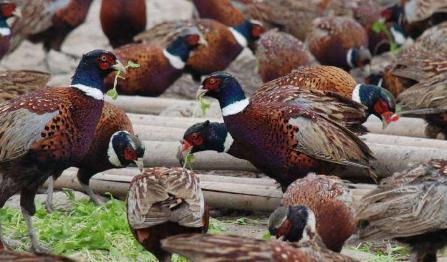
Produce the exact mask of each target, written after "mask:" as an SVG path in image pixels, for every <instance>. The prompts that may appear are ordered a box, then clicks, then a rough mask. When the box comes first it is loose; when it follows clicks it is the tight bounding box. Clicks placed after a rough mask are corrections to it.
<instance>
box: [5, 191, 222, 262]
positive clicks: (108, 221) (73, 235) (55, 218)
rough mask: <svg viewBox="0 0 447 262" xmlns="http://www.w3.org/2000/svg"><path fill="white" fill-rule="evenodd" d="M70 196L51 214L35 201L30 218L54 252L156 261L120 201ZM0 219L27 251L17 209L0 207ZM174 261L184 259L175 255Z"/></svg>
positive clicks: (215, 229) (214, 227)
mask: <svg viewBox="0 0 447 262" xmlns="http://www.w3.org/2000/svg"><path fill="white" fill-rule="evenodd" d="M71 199H72V204H73V208H72V209H70V210H55V211H54V212H53V213H52V214H47V212H46V211H45V209H44V208H43V206H42V205H41V204H38V205H37V212H36V215H35V216H34V218H33V222H34V226H35V227H36V229H37V232H38V234H39V237H40V240H41V241H42V243H43V244H45V245H46V246H48V247H50V248H51V249H52V251H53V252H54V253H55V254H59V255H65V256H69V257H72V258H75V259H77V260H80V261H157V260H156V259H155V258H154V257H153V256H152V255H151V254H150V253H149V252H147V251H146V250H145V249H144V248H143V247H142V246H140V244H139V243H138V242H137V241H136V240H135V239H134V237H133V236H132V233H131V232H130V231H129V227H128V224H127V218H126V206H125V203H124V202H123V201H120V200H116V199H112V200H110V201H108V202H107V203H106V204H105V206H102V207H97V206H95V205H94V204H93V203H91V202H89V201H88V200H77V201H74V199H73V197H72V198H71ZM0 219H1V221H2V224H3V229H4V230H5V234H6V236H7V237H8V238H12V239H16V240H19V241H21V242H22V245H21V246H20V247H19V250H21V251H26V250H27V249H28V248H29V238H28V236H27V228H26V224H25V222H24V221H23V219H22V215H21V213H20V211H19V210H16V209H10V208H4V209H0ZM210 223H211V225H210V233H219V232H222V231H224V230H225V227H224V226H223V225H222V224H221V223H220V222H219V221H217V220H216V219H211V221H210ZM173 261H179V262H180V261H187V260H186V259H185V258H179V257H178V256H174V259H173Z"/></svg>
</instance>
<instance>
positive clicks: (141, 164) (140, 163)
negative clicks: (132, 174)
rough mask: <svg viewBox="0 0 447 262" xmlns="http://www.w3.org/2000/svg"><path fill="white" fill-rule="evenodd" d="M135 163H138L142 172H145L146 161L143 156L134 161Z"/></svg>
mask: <svg viewBox="0 0 447 262" xmlns="http://www.w3.org/2000/svg"><path fill="white" fill-rule="evenodd" d="M133 162H134V163H135V165H137V167H138V169H140V172H143V169H144V161H143V158H142V157H139V158H138V159H137V160H134V161H133Z"/></svg>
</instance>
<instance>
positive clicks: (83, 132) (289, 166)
mask: <svg viewBox="0 0 447 262" xmlns="http://www.w3.org/2000/svg"><path fill="white" fill-rule="evenodd" d="M151 1H152V0H147V1H145V0H101V1H99V0H97V1H93V0H0V58H2V59H7V58H8V57H10V56H12V55H13V54H14V52H17V50H18V49H20V46H21V45H22V44H23V43H24V42H26V41H30V42H32V43H40V44H42V47H43V50H44V52H45V54H46V57H45V59H44V60H43V62H42V66H43V67H44V68H46V69H47V71H50V72H51V71H52V70H51V69H52V68H54V66H52V60H51V59H49V56H48V55H49V53H50V52H59V53H61V54H64V55H65V58H64V59H66V60H75V61H76V63H77V67H76V69H75V70H74V71H73V72H71V75H72V78H71V81H70V82H67V83H65V84H62V85H57V86H52V85H51V84H49V81H50V79H51V78H52V77H54V76H52V75H51V73H47V72H41V71H37V70H35V69H30V68H26V70H25V69H24V70H5V71H0V88H1V92H0V102H1V103H0V208H3V207H4V206H5V203H6V202H7V200H8V199H10V198H11V197H12V196H13V195H16V194H18V195H20V207H21V212H22V215H23V219H24V220H25V222H26V225H27V228H28V236H29V238H30V243H31V253H21V252H17V246H16V242H17V241H15V240H14V239H8V238H7V237H6V236H5V234H4V231H3V230H2V228H1V226H2V224H3V226H5V225H4V222H3V221H1V220H0V261H72V260H71V258H65V257H61V256H54V255H52V247H51V246H50V247H46V246H44V245H43V244H41V242H40V240H39V237H38V235H39V234H38V233H39V232H38V230H36V229H35V228H34V226H33V216H34V215H35V214H36V205H35V197H36V194H37V193H38V191H39V189H41V188H42V187H46V188H47V199H46V202H45V208H46V211H47V212H53V210H54V207H53V191H54V189H55V188H60V187H61V186H60V183H66V182H58V181H57V180H58V178H60V177H61V176H62V177H63V178H66V177H70V180H71V182H70V183H71V184H69V185H68V187H73V188H74V189H78V190H79V189H81V190H82V191H84V192H85V193H86V194H88V196H89V197H90V200H91V201H92V202H93V203H94V204H96V205H102V204H104V201H106V198H104V197H102V196H100V195H99V193H104V192H106V191H110V193H112V195H113V194H115V197H120V194H117V192H116V191H117V190H118V189H117V187H114V186H113V185H114V184H113V183H115V182H118V183H122V184H123V183H124V184H125V187H124V188H125V192H120V193H121V196H122V195H127V198H126V207H127V220H128V225H129V231H130V232H131V233H132V235H133V236H134V238H135V240H136V241H137V242H139V243H140V244H141V246H142V247H144V248H145V249H146V250H148V251H149V252H150V253H152V254H153V255H154V256H155V257H156V258H157V259H158V260H160V261H171V256H172V254H179V255H182V256H184V257H186V258H188V259H190V260H192V261H358V260H357V259H356V258H353V257H349V256H347V255H346V254H342V253H340V252H341V250H342V248H343V246H344V244H345V242H346V241H348V239H350V240H352V239H357V241H377V240H395V241H397V242H398V243H401V244H403V245H407V246H408V247H409V248H410V255H409V258H408V259H409V260H411V261H418V262H429V261H437V257H438V251H439V250H441V249H443V248H444V247H445V246H447V151H445V150H446V148H447V143H446V142H444V141H442V140H445V139H447V1H446V0H189V1H188V4H189V5H191V6H192V7H194V12H193V14H192V16H191V17H190V18H189V19H182V20H179V19H178V18H176V17H175V16H174V17H170V18H169V19H168V20H166V21H162V22H159V23H156V24H155V25H153V26H148V24H149V22H150V21H151V20H152V19H153V18H152V17H150V16H148V17H147V13H148V12H147V8H149V5H148V3H150V2H151ZM185 1H187V0H185ZM96 2H100V6H101V7H100V10H99V13H98V14H95V18H97V19H98V21H100V23H98V24H100V26H101V29H102V31H103V34H104V37H106V38H107V39H108V42H109V44H110V46H109V48H108V49H110V50H103V49H102V48H100V47H98V48H96V49H94V50H84V51H85V52H84V53H83V55H82V57H77V56H76V55H73V54H70V53H68V52H65V51H64V50H63V49H62V46H64V42H65V40H66V38H67V36H68V35H69V34H70V33H72V32H73V31H76V29H77V28H78V26H80V25H82V24H83V23H84V22H85V20H86V18H87V15H89V14H91V12H92V10H91V8H90V7H91V6H92V5H94V4H95V3H96ZM173 13H175V12H173ZM93 30H97V31H98V30H100V28H97V29H96V28H95V29H93ZM98 32H99V31H98ZM98 32H97V33H98ZM99 34H100V32H99ZM85 41H88V39H86V40H85ZM65 45H66V44H65ZM246 49H247V50H248V51H246ZM241 56H245V57H249V58H250V59H249V60H247V61H248V62H245V64H239V67H238V70H236V72H234V69H233V71H232V73H230V72H228V68H229V67H230V66H231V65H234V64H238V63H241V62H240V60H239V59H238V58H239V57H241ZM253 68H256V70H253ZM241 75H243V79H241V78H239V76H241ZM185 76H187V77H188V78H189V80H188V81H189V82H187V83H189V86H196V87H197V88H196V92H197V93H196V94H195V93H191V94H189V95H187V96H186V97H182V99H178V97H179V95H178V94H177V95H176V97H177V99H172V98H166V94H165V93H169V95H172V90H170V91H171V92H169V89H170V87H172V86H174V85H176V82H178V81H177V80H179V79H181V78H183V79H184V78H185ZM247 79H250V81H247ZM256 79H257V80H256ZM167 90H168V92H166V91H167ZM183 91H184V92H187V91H185V90H183ZM184 92H183V93H184ZM169 95H168V96H169ZM107 96H111V97H112V98H106V97H107ZM159 96H162V97H161V98H154V97H159ZM194 96H196V97H197V100H198V102H196V101H194V100H189V101H188V98H187V97H194ZM117 97H118V99H117ZM208 100H209V101H208ZM182 105H183V108H182ZM185 105H186V109H185ZM191 105H192V106H191ZM160 107H162V108H163V109H166V108H167V107H170V108H171V110H172V108H174V110H177V109H175V108H176V107H180V108H182V109H181V110H177V112H178V115H176V117H172V116H166V115H164V114H169V113H166V112H169V111H165V113H163V112H162V111H163V109H160ZM154 108H156V109H154ZM200 109H202V112H199V111H200ZM207 109H210V110H208V112H207ZM411 136H416V137H418V138H412V137H411ZM178 140H180V142H178ZM174 141H175V142H174ZM171 145H173V146H171ZM204 151H215V152H217V153H218V154H214V155H212V154H209V152H204ZM224 153H226V154H229V155H231V157H226V156H225V154H224ZM193 156H197V157H198V158H199V161H196V162H194V161H193ZM242 160H243V161H242ZM244 161H245V162H244ZM70 167H75V168H78V169H77V174H76V175H75V176H76V178H75V176H70V175H69V174H67V173H66V172H64V171H65V170H66V169H68V168H70ZM135 167H138V170H139V171H137V169H136V168H135ZM115 168H117V169H119V170H117V171H116V172H115V173H113V174H116V175H106V176H104V174H99V173H102V172H104V171H107V170H110V169H115ZM191 168H194V169H199V170H202V171H204V170H208V171H209V170H211V171H213V170H214V169H226V170H233V172H237V171H241V170H242V171H246V170H247V169H248V170H256V172H257V173H262V174H263V175H261V174H259V176H261V178H240V177H235V176H230V177H226V178H225V179H224V180H219V181H224V182H222V183H218V184H217V185H215V187H214V188H210V187H209V185H208V184H207V181H205V182H203V181H202V182H201V178H202V177H204V175H203V174H202V173H203V172H200V171H198V172H195V171H193V170H192V169H191ZM129 172H130V173H132V175H129ZM136 172H138V174H137V173H136ZM97 174H98V177H99V176H103V177H108V178H109V179H110V180H107V179H105V178H104V179H105V180H104V179H103V183H105V187H106V190H102V189H101V190H99V189H98V186H97V184H93V185H91V184H90V180H91V179H92V177H93V176H95V175H97ZM265 176H267V177H268V178H266V177H265ZM205 177H206V176H205ZM208 177H213V176H209V175H208ZM214 177H215V178H218V179H221V178H220V177H219V176H217V175H214ZM244 179H245V180H244ZM74 180H77V181H74ZM93 180H94V178H93ZM348 180H349V181H348ZM64 181H67V179H64ZM104 181H106V182H104ZM238 181H246V182H244V183H242V184H239V182H238ZM269 181H270V182H271V181H274V182H275V185H276V186H275V187H268V186H266V185H268V183H270V182H269ZM365 184H369V185H365ZM64 185H65V187H67V185H66V184H64ZM260 185H264V186H260ZM277 189H279V190H277ZM360 189H361V190H360ZM120 190H121V191H122V187H121V189H120ZM269 190H270V191H269ZM359 192H360V193H359ZM276 193H277V194H279V195H281V196H282V199H279V198H278V199H275V198H274V197H273V196H274V194H276ZM240 196H243V197H240ZM272 201H273V202H272ZM274 201H276V202H274ZM255 202H256V203H255ZM272 203H274V204H273V205H272ZM219 208H236V209H242V210H243V209H247V210H250V211H253V210H261V211H270V212H271V215H270V217H269V220H268V226H266V228H265V230H268V231H269V233H270V235H271V236H272V237H273V238H276V239H275V240H263V239H255V238H250V237H248V236H238V235H236V234H234V235H222V234H219V235H214V234H210V233H207V231H208V228H209V223H210V212H211V214H212V211H216V210H217V209H219ZM74 259H76V258H74Z"/></svg>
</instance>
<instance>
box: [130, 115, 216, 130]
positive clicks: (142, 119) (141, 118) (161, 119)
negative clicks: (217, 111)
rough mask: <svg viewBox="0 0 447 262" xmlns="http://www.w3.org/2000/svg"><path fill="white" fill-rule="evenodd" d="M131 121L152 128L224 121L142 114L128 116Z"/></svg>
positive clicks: (186, 126) (179, 126)
mask: <svg viewBox="0 0 447 262" xmlns="http://www.w3.org/2000/svg"><path fill="white" fill-rule="evenodd" d="M127 116H128V117H129V119H130V121H132V124H134V125H151V126H165V127H177V128H185V129H186V128H188V127H190V126H192V125H193V124H195V123H201V122H204V121H206V120H210V121H212V122H222V119H218V118H203V117H202V118H195V117H165V116H154V115H142V114H127Z"/></svg>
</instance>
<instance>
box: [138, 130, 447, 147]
mask: <svg viewBox="0 0 447 262" xmlns="http://www.w3.org/2000/svg"><path fill="white" fill-rule="evenodd" d="M186 129H187V128H182V127H162V126H157V125H155V126H153V125H140V124H138V125H134V130H135V132H136V133H137V134H138V136H139V137H140V139H142V140H154V141H173V142H176V141H179V140H180V139H182V138H183V134H184V132H185V131H186ZM362 139H363V140H364V141H365V142H367V143H371V144H385V145H395V146H417V147H431V148H441V149H447V141H443V140H437V139H428V138H420V137H407V136H395V135H383V134H372V133H370V134H366V135H364V136H362Z"/></svg>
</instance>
